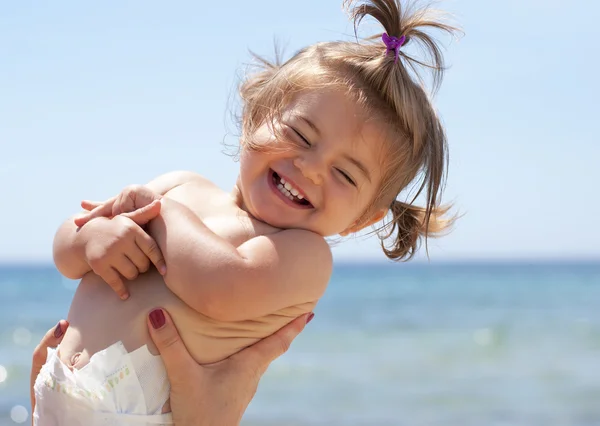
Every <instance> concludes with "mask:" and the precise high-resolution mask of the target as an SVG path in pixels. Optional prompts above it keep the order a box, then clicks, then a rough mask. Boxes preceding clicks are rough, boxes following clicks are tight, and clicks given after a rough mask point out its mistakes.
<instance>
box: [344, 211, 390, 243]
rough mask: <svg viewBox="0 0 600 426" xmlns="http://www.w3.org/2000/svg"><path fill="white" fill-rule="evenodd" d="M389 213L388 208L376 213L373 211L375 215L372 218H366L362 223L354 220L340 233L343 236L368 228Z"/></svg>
mask: <svg viewBox="0 0 600 426" xmlns="http://www.w3.org/2000/svg"><path fill="white" fill-rule="evenodd" d="M387 213H388V209H381V210H378V211H376V212H375V213H373V215H372V216H371V218H370V219H368V220H366V221H364V222H361V223H358V222H354V223H353V224H352V225H350V226H349V227H348V228H347V229H346V230H344V231H342V232H340V235H341V236H342V237H345V236H347V235H350V234H354V233H355V232H358V231H360V230H361V229H364V228H366V227H367V226H371V225H373V224H375V223H377V222H379V221H380V220H381V219H383V218H384V217H385V215H386V214H387Z"/></svg>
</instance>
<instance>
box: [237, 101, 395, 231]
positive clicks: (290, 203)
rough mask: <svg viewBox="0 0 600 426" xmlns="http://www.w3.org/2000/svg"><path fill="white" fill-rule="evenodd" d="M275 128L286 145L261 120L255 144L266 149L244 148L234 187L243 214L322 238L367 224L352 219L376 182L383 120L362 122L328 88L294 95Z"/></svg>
mask: <svg viewBox="0 0 600 426" xmlns="http://www.w3.org/2000/svg"><path fill="white" fill-rule="evenodd" d="M275 126H278V127H279V129H280V132H278V133H280V135H283V137H285V139H286V140H288V141H289V142H292V143H291V144H285V145H283V146H282V144H281V143H278V141H277V136H276V135H275V134H274V133H273V131H272V130H271V129H270V127H269V126H268V125H267V124H263V125H262V126H261V127H260V128H258V129H257V131H256V133H255V134H254V135H253V141H254V143H255V144H257V145H260V146H261V147H262V146H264V147H265V148H267V150H266V152H261V151H255V150H250V149H246V148H243V149H242V155H241V158H240V163H241V167H240V178H239V181H238V186H239V190H240V191H241V194H242V198H243V202H244V206H245V208H246V209H247V210H248V212H249V213H250V214H252V215H253V216H254V217H256V218H257V219H259V220H262V221H263V222H266V223H268V224H270V225H272V226H275V227H277V228H285V229H289V228H300V229H306V230H310V231H313V232H316V233H318V234H320V235H323V236H330V235H335V234H340V233H343V232H355V231H357V230H359V229H360V228H362V227H364V226H366V225H368V224H369V223H366V224H365V223H362V224H358V223H357V220H358V219H359V218H360V217H361V216H362V215H363V214H364V212H365V211H366V210H367V208H368V207H369V206H370V203H371V202H372V200H373V199H374V198H375V196H376V194H377V191H378V189H379V187H380V184H381V178H382V175H381V169H382V167H381V165H382V160H383V158H384V156H385V151H386V150H385V148H384V147H385V144H384V132H383V131H382V128H383V124H382V123H378V122H376V121H371V122H365V121H364V119H363V118H362V111H360V109H359V107H358V106H357V105H356V103H355V102H354V101H352V100H351V99H350V98H349V97H348V96H346V95H345V94H344V93H343V92H342V91H340V90H334V89H327V90H321V91H313V92H308V93H304V94H302V95H299V96H297V97H296V98H295V99H294V100H293V101H292V103H291V104H290V105H289V106H288V107H287V108H286V109H285V110H284V112H283V116H282V119H281V122H278V123H275ZM304 139H305V140H304ZM270 147H272V148H274V149H273V150H269V149H268V148H270ZM282 180H283V181H284V182H285V183H284V182H282ZM290 186H291V187H290ZM287 187H289V188H288V189H284V188H287ZM286 192H287V193H286ZM298 195H300V197H303V198H299V197H298ZM290 197H291V198H292V199H290ZM384 214H385V210H382V211H381V212H380V214H379V215H375V216H376V217H374V218H372V219H373V220H374V221H376V220H377V219H381V217H382V216H383V215H384Z"/></svg>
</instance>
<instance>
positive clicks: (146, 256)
mask: <svg viewBox="0 0 600 426" xmlns="http://www.w3.org/2000/svg"><path fill="white" fill-rule="evenodd" d="M159 212H160V202H159V201H155V202H152V203H150V204H149V205H147V206H146V207H144V208H141V209H138V210H136V211H134V212H131V213H127V214H123V215H119V216H118V217H115V218H113V219H107V218H104V217H101V218H97V219H95V220H93V221H91V222H90V223H88V224H87V225H86V226H84V227H82V228H79V229H76V228H75V224H74V223H73V221H72V220H68V221H66V222H65V223H64V224H63V225H62V226H61V227H60V228H59V230H58V232H57V233H56V236H55V238H54V247H53V255H54V262H55V264H56V267H57V269H58V270H59V271H60V272H61V273H62V274H63V275H65V276H66V277H68V278H72V279H79V278H81V277H83V275H85V274H87V273H88V272H90V271H93V272H94V273H96V274H97V275H99V276H100V277H101V278H102V279H103V280H104V281H106V283H107V284H108V285H109V286H110V287H111V288H112V289H113V290H114V291H115V292H116V293H117V294H118V295H119V296H120V297H121V298H123V299H125V298H127V297H128V293H127V289H126V288H125V285H124V284H123V278H122V277H124V278H126V279H128V280H132V279H134V278H136V277H137V275H138V273H143V272H146V271H147V270H148V269H149V267H150V262H152V263H153V264H154V265H155V266H156V268H157V269H158V270H159V271H160V272H161V273H162V274H164V272H165V271H164V267H165V263H164V259H163V257H162V254H161V252H160V249H159V248H158V246H157V244H156V242H155V241H154V240H153V239H152V238H151V237H150V236H149V235H148V234H147V233H146V232H145V231H144V230H143V229H142V228H141V227H140V225H143V224H145V223H147V222H148V221H150V220H151V219H152V218H154V217H156V216H157V215H158V214H159Z"/></svg>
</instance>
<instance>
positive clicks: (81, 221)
mask: <svg viewBox="0 0 600 426" xmlns="http://www.w3.org/2000/svg"><path fill="white" fill-rule="evenodd" d="M90 219H91V217H90V213H84V214H82V215H79V216H76V217H75V218H74V219H73V222H74V223H75V225H76V226H78V227H80V228H81V227H82V226H83V225H85V224H86V223H88V222H89V221H90Z"/></svg>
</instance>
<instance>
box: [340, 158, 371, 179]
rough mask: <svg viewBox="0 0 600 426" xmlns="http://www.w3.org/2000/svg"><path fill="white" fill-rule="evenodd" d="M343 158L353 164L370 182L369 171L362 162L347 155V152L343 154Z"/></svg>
mask: <svg viewBox="0 0 600 426" xmlns="http://www.w3.org/2000/svg"><path fill="white" fill-rule="evenodd" d="M344 158H345V159H346V160H348V161H350V162H351V163H352V164H354V165H355V166H356V167H357V168H358V169H359V170H360V171H361V173H362V174H363V175H365V177H366V178H367V180H368V181H369V182H371V174H370V173H369V169H367V168H366V167H365V165H364V164H363V163H361V162H360V161H358V160H357V159H356V158H354V157H351V156H349V155H348V154H344Z"/></svg>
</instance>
